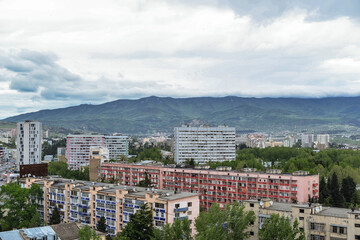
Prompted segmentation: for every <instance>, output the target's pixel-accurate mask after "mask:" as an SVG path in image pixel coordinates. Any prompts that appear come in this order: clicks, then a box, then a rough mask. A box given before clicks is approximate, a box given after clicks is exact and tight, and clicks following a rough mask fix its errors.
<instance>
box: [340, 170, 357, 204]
mask: <svg viewBox="0 0 360 240" xmlns="http://www.w3.org/2000/svg"><path fill="white" fill-rule="evenodd" d="M355 191H356V183H355V182H354V179H352V177H350V176H348V177H346V178H344V179H343V181H342V184H341V195H342V196H343V197H344V200H345V202H346V205H347V206H346V207H348V205H349V204H350V203H351V202H353V195H354V193H355Z"/></svg>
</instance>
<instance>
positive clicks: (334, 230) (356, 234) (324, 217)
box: [243, 199, 360, 240]
mask: <svg viewBox="0 0 360 240" xmlns="http://www.w3.org/2000/svg"><path fill="white" fill-rule="evenodd" d="M243 204H244V205H245V210H247V211H254V212H255V216H256V220H255V222H254V225H252V226H251V227H250V234H251V237H250V238H249V239H250V240H255V239H258V236H259V235H258V234H259V229H261V227H262V225H263V224H264V222H265V220H266V219H267V218H270V215H271V214H279V215H280V216H285V217H287V218H289V219H291V221H292V222H293V221H295V219H297V220H298V222H299V227H300V228H301V229H303V230H304V231H305V236H306V239H309V240H345V239H360V211H352V210H351V209H346V208H333V207H323V206H322V205H321V204H318V203H313V204H289V203H278V202H273V201H271V200H270V199H262V200H261V201H258V200H248V201H245V202H244V203H243Z"/></svg>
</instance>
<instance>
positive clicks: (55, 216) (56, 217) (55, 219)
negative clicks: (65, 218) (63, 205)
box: [49, 206, 61, 225]
mask: <svg viewBox="0 0 360 240" xmlns="http://www.w3.org/2000/svg"><path fill="white" fill-rule="evenodd" d="M59 223H61V216H60V212H59V209H58V208H57V206H55V208H54V210H53V211H52V215H51V217H50V222H49V224H50V225H53V224H59Z"/></svg>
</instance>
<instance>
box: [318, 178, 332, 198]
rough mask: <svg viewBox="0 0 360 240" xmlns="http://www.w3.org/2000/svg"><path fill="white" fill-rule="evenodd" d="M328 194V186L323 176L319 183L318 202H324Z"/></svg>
mask: <svg viewBox="0 0 360 240" xmlns="http://www.w3.org/2000/svg"><path fill="white" fill-rule="evenodd" d="M329 196H330V193H329V189H328V186H327V184H326V182H325V177H322V178H321V180H320V184H319V202H320V203H326V202H327V201H329V200H328V198H329Z"/></svg>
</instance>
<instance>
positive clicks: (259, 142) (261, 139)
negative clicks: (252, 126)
mask: <svg viewBox="0 0 360 240" xmlns="http://www.w3.org/2000/svg"><path fill="white" fill-rule="evenodd" d="M265 141H266V137H265V136H264V135H260V134H249V135H248V136H247V141H246V146H248V147H250V148H265Z"/></svg>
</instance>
